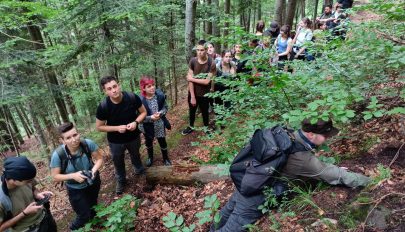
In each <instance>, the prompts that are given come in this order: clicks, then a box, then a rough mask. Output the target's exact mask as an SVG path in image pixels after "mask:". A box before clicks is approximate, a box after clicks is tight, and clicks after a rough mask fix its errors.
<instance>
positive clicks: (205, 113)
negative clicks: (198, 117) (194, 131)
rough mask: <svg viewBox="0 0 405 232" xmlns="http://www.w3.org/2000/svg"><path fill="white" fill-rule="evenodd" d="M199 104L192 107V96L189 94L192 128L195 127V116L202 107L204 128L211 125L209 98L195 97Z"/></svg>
mask: <svg viewBox="0 0 405 232" xmlns="http://www.w3.org/2000/svg"><path fill="white" fill-rule="evenodd" d="M195 98H196V102H197V104H196V105H195V106H193V105H191V94H190V92H189V93H188V107H189V120H190V126H191V127H194V122H195V114H196V112H197V107H200V111H201V114H202V117H203V122H204V126H208V123H209V113H208V108H209V104H210V103H209V98H208V97H195Z"/></svg>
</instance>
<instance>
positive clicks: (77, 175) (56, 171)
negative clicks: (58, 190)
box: [51, 167, 86, 183]
mask: <svg viewBox="0 0 405 232" xmlns="http://www.w3.org/2000/svg"><path fill="white" fill-rule="evenodd" d="M51 176H52V178H53V181H55V182H62V181H67V180H75V181H76V182H79V183H82V182H83V181H84V180H85V179H86V176H84V175H83V174H82V171H78V172H74V173H69V174H61V172H60V167H57V168H51Z"/></svg>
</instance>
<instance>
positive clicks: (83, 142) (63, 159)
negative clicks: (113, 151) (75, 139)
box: [55, 139, 94, 174]
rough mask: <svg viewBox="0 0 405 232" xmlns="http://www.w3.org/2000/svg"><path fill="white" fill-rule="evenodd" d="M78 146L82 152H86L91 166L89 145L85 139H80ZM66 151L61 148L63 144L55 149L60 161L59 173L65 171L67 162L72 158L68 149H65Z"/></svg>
mask: <svg viewBox="0 0 405 232" xmlns="http://www.w3.org/2000/svg"><path fill="white" fill-rule="evenodd" d="M80 148H81V149H82V151H83V152H84V154H86V156H87V158H88V159H89V162H90V164H91V166H93V165H94V164H93V160H92V158H91V151H90V148H89V145H88V144H87V142H86V140H84V139H80ZM66 151H67V152H65V149H63V146H59V147H58V148H56V150H55V152H56V153H57V154H58V156H59V159H60V162H61V165H60V174H65V173H66V168H67V166H68V162H69V160H70V159H72V156H71V154H70V152H69V150H66ZM72 164H73V163H72Z"/></svg>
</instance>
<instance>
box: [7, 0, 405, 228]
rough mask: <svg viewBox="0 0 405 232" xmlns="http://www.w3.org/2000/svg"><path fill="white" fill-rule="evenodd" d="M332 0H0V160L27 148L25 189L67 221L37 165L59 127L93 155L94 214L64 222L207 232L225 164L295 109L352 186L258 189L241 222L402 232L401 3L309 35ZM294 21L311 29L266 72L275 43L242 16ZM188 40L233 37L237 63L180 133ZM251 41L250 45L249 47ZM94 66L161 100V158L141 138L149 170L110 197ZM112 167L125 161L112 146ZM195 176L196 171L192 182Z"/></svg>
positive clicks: (294, 120) (404, 94) (229, 44)
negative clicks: (146, 82) (253, 218)
mask: <svg viewBox="0 0 405 232" xmlns="http://www.w3.org/2000/svg"><path fill="white" fill-rule="evenodd" d="M338 2H342V1H338ZM336 3H337V2H336V1H333V0H321V1H320V0H262V1H260V0H245V1H242V0H232V1H231V0H198V1H197V0H186V1H181V0H138V1H133V0H121V1H112V0H102V1H95V0H80V1H79V0H67V1H60V0H30V1H25V0H1V1H0V41H1V43H0V55H1V57H2V59H1V60H0V99H1V101H0V155H1V160H0V164H1V166H2V167H3V163H4V159H6V158H7V157H10V156H27V157H28V158H29V160H31V161H32V162H33V163H34V164H35V166H36V168H37V177H36V179H38V182H39V183H38V188H39V189H42V190H49V191H52V192H53V194H54V196H53V197H52V198H51V200H50V209H51V212H52V215H53V216H54V218H55V220H56V222H57V225H58V230H59V231H69V222H70V221H71V220H73V219H74V211H73V209H72V207H71V205H70V203H69V197H68V193H67V191H66V187H65V186H62V185H60V184H57V183H55V182H54V181H53V178H52V177H51V174H50V161H51V156H52V152H53V151H54V150H55V149H56V148H57V147H59V145H60V144H61V143H63V140H62V139H61V138H60V135H59V133H58V130H57V128H58V126H59V125H61V124H62V123H64V122H73V123H74V124H75V126H76V128H77V131H78V132H80V134H81V137H83V138H89V139H91V140H92V141H94V142H95V143H96V144H97V145H98V147H99V148H100V149H101V151H102V153H103V154H102V155H103V158H104V164H103V167H101V169H100V177H101V189H100V193H99V196H98V205H97V206H95V212H96V213H97V214H96V216H95V217H94V218H93V219H92V220H90V221H89V222H88V223H87V224H86V225H85V226H84V227H83V228H81V229H80V230H78V231H142V230H143V231H184V232H185V231H209V228H210V226H211V224H213V225H215V224H216V223H218V222H219V221H220V217H221V215H220V209H221V208H223V207H224V205H225V204H226V203H227V202H228V200H229V198H230V197H231V195H232V193H233V192H234V190H235V186H234V184H233V182H232V180H231V179H230V178H229V167H230V164H231V163H232V161H233V160H234V158H235V156H236V155H237V154H238V152H239V151H240V150H241V149H242V148H243V147H244V146H245V144H247V143H248V142H249V140H250V139H251V137H252V135H253V133H254V132H255V131H256V130H257V129H259V128H271V127H273V126H275V125H286V126H288V127H289V128H293V129H299V128H300V125H301V122H302V121H303V120H304V119H310V121H311V122H312V123H314V122H317V120H325V121H327V120H328V119H332V120H333V122H334V125H335V127H337V128H339V130H340V133H339V134H338V135H337V136H334V137H332V138H330V139H328V140H327V142H326V143H325V144H323V145H322V146H319V147H317V151H316V157H317V158H318V159H319V160H321V161H322V162H324V163H327V164H331V165H332V164H333V165H337V166H340V167H345V168H347V169H348V170H349V171H352V172H356V173H361V174H363V175H365V176H369V177H370V178H371V182H370V183H369V184H368V185H367V186H365V187H364V188H347V187H344V186H342V185H337V186H332V185H328V184H326V183H316V184H309V183H308V184H307V183H305V184H304V186H300V185H295V184H293V183H291V184H290V189H291V190H290V191H291V192H292V195H293V196H294V197H293V198H291V199H281V200H280V199H276V198H275V197H274V195H272V193H271V190H272V189H271V188H266V189H265V190H264V195H265V197H266V200H265V202H264V203H263V204H261V205H260V206H259V209H260V210H261V212H262V213H264V216H263V217H261V218H260V220H258V221H257V222H256V223H253V224H249V225H248V226H247V227H246V228H245V229H247V230H249V231H404V230H405V194H404V192H405V171H404V168H405V157H404V156H405V147H404V144H405V116H404V115H405V90H404V85H405V78H404V74H405V72H404V70H405V46H404V45H405V37H404V35H405V33H404V32H405V23H404V21H405V2H404V1H403V0H401V1H396V0H356V1H354V4H353V7H350V8H349V9H345V10H344V14H345V17H344V18H342V19H341V21H339V23H338V24H339V25H337V26H336V28H337V29H336V28H335V29H329V30H324V31H320V30H319V28H317V25H318V23H319V22H318V21H319V20H318V21H317V20H316V19H317V18H318V17H319V16H321V15H322V14H323V12H324V9H325V7H327V6H329V5H330V6H333V7H334V6H335V5H336ZM303 18H309V20H310V24H311V25H310V26H309V27H308V30H310V31H311V33H312V31H313V32H314V38H313V39H312V40H310V41H308V43H305V47H306V52H305V53H307V52H308V53H310V54H312V55H313V59H311V60H309V59H308V60H300V59H294V60H287V61H285V62H284V63H283V62H281V63H282V64H283V66H282V68H280V65H279V64H280V61H281V60H280V61H278V62H277V59H274V57H276V56H277V53H278V51H277V48H276V47H275V46H273V43H274V41H275V40H271V39H270V38H266V36H264V35H263V36H261V35H260V36H259V37H258V30H257V25H258V24H260V23H264V30H265V31H266V30H267V29H269V30H270V29H271V28H272V25H273V23H272V22H277V23H278V25H279V27H281V26H283V25H289V27H288V28H290V29H291V31H292V32H293V31H295V33H297V37H298V34H299V30H300V29H299V28H300V27H301V21H302V19H303ZM339 19H340V18H339ZM319 25H320V24H319ZM316 31H317V32H316ZM262 32H263V31H262ZM305 36H306V35H305ZM257 38H260V39H257ZM292 39H293V37H292ZM200 40H205V41H208V42H209V43H210V44H212V46H213V49H215V52H216V53H218V54H219V55H218V56H220V55H221V52H222V51H224V50H230V52H231V53H232V56H234V53H235V45H237V46H240V47H241V49H242V50H243V52H242V54H241V58H240V61H241V62H243V63H244V65H245V67H246V68H247V69H248V70H250V71H249V72H241V73H236V74H235V75H234V76H233V77H235V78H229V79H219V80H218V83H221V84H222V85H224V86H226V89H225V90H224V91H214V92H210V93H208V94H207V95H206V96H207V97H208V98H210V99H220V100H221V102H225V103H226V104H216V103H214V104H213V105H212V112H211V113H210V114H209V118H210V121H209V126H208V127H207V126H206V125H204V124H205V122H203V120H202V119H201V118H202V116H203V115H202V113H201V112H197V117H196V123H195V124H196V125H195V127H194V128H193V129H194V131H193V132H192V134H190V135H182V131H183V129H184V128H186V127H187V126H188V125H189V103H188V101H189V100H188V96H187V95H188V86H189V83H188V81H187V80H188V79H187V73H188V70H189V67H190V66H189V62H190V60H191V59H192V57H195V56H196V54H197V53H198V49H196V47H198V46H196V45H197V44H198V42H199V41H200ZM255 40H257V42H258V43H259V45H255V46H253V47H252V41H255ZM277 41H278V40H277V39H276V42H277ZM278 43H280V42H278ZM258 47H260V49H258ZM288 48H289V47H288ZM214 58H215V57H214ZM222 59H223V58H222ZM215 62H217V61H215ZM218 62H222V61H218ZM284 65H285V66H284ZM105 76H113V77H115V78H116V79H117V80H118V81H119V85H120V86H121V88H122V90H123V91H127V92H133V93H135V94H137V95H141V94H142V93H141V89H140V84H139V83H140V79H141V77H142V76H149V77H152V78H153V79H154V81H155V85H156V87H157V88H159V89H161V90H162V91H163V92H164V94H165V96H166V102H167V103H168V105H169V107H168V109H169V110H168V112H167V119H168V120H169V121H170V123H171V127H172V128H171V130H168V131H167V132H166V133H167V134H166V139H167V147H168V152H169V157H170V159H171V163H172V166H169V167H168V166H164V164H165V163H164V162H165V160H164V159H163V160H162V158H161V156H160V149H159V145H158V144H157V143H155V144H154V145H153V147H155V153H156V154H155V156H156V157H155V159H156V160H155V162H154V163H153V166H152V167H150V168H146V174H145V175H140V176H139V175H136V173H134V174H133V173H132V172H131V171H129V170H128V171H127V178H128V183H127V186H126V188H125V191H124V194H122V195H116V194H115V192H114V187H115V181H114V179H115V177H114V171H113V170H114V162H113V160H112V157H111V151H110V147H109V144H108V141H107V133H104V132H100V131H99V130H97V129H96V115H97V114H98V113H97V107H98V106H99V104H100V102H102V101H103V100H104V99H105V98H106V94H105V90H104V91H103V86H100V83H99V80H100V78H102V77H105ZM213 80H214V81H215V80H216V79H215V77H214V78H213ZM214 102H216V101H214ZM227 104H229V105H231V107H229V105H227ZM97 119H98V118H97ZM193 126H194V125H193ZM141 137H142V145H141V148H140V154H141V160H142V162H143V163H144V164H145V162H146V161H147V158H148V153H147V146H146V145H145V139H144V136H141ZM125 163H126V164H127V169H129V167H130V166H131V165H130V163H131V161H130V158H129V155H128V154H127V156H126V158H125ZM196 173H200V174H201V173H202V174H201V176H202V177H198V178H197V180H195V179H193V178H195V175H199V174H196ZM207 173H208V174H207ZM0 225H1V223H0Z"/></svg>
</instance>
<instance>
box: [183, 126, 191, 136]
mask: <svg viewBox="0 0 405 232" xmlns="http://www.w3.org/2000/svg"><path fill="white" fill-rule="evenodd" d="M193 131H194V130H193V129H192V128H191V127H189V126H188V127H187V128H186V129H184V130H183V131H182V132H181V134H182V135H188V134H190V133H191V132H193Z"/></svg>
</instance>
